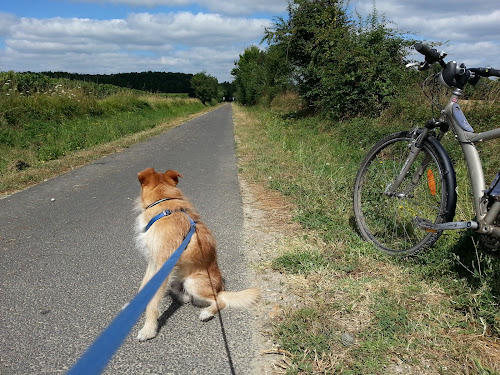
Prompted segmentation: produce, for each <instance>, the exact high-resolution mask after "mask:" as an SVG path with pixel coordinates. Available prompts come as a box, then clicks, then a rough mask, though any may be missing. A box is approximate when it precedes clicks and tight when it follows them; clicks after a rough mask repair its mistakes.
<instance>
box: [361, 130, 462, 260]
mask: <svg viewBox="0 0 500 375" xmlns="http://www.w3.org/2000/svg"><path fill="white" fill-rule="evenodd" d="M411 141H412V134H410V133H409V132H400V133H394V134H391V135H389V136H388V137H386V138H384V139H382V140H381V141H380V142H378V143H377V144H376V145H375V146H374V147H373V148H372V149H371V150H370V151H369V152H368V154H367V155H366V157H365V159H364V160H363V162H362V163H361V167H360V169H359V171H358V174H357V176H356V182H355V185H354V216H355V220H356V225H357V227H358V229H359V232H360V234H361V236H362V237H363V238H364V239H365V240H368V241H372V242H373V243H374V244H375V246H376V247H377V248H378V249H380V250H382V251H384V252H386V253H388V254H391V255H397V254H400V255H411V254H415V253H417V252H419V251H421V250H423V249H425V248H428V247H429V246H432V245H433V244H434V243H435V242H436V241H437V240H438V238H439V236H440V235H441V231H437V232H429V231H426V230H423V229H420V228H419V227H417V225H416V224H415V218H416V217H419V218H423V219H426V220H428V221H430V222H432V223H441V222H446V221H450V220H452V218H453V216H454V213H455V212H454V210H455V204H456V194H455V185H456V182H455V174H454V170H453V166H451V162H449V157H447V156H446V160H444V159H445V158H444V157H443V153H440V152H438V150H437V149H436V147H435V146H434V145H433V144H432V142H430V140H429V139H426V140H425V141H424V143H423V145H422V150H421V151H420V153H419V154H418V157H417V160H416V161H415V162H414V163H413V164H412V166H411V167H410V170H409V172H408V173H407V175H406V176H405V178H404V180H403V182H402V183H401V185H400V186H399V187H398V189H397V191H396V192H395V193H394V194H388V193H386V189H387V187H388V186H390V185H391V184H392V183H393V182H394V180H395V178H396V177H397V176H398V174H399V173H400V171H401V170H402V168H403V165H404V164H405V162H406V160H407V158H408V154H409V144H410V143H411ZM436 142H437V141H436ZM422 166H424V167H425V168H424V169H423V170H422V171H421V173H420V174H419V173H417V170H418V169H419V168H422ZM450 169H451V170H450ZM450 174H451V175H452V176H450ZM416 176H420V178H417V177H416ZM450 177H452V178H450Z"/></svg>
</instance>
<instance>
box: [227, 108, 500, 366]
mask: <svg viewBox="0 0 500 375" xmlns="http://www.w3.org/2000/svg"><path fill="white" fill-rule="evenodd" d="M400 106H402V104H401V105H400ZM496 108H497V110H498V104H497V107H496ZM399 111H400V109H398V110H397V111H396V112H395V113H393V115H394V116H391V115H389V114H385V115H384V116H382V117H381V118H380V119H367V118H357V119H353V120H350V121H343V122H338V123H333V122H329V121H328V120H325V119H324V118H321V117H301V116H297V115H294V116H290V115H289V113H286V112H284V111H275V110H269V109H268V108H262V107H259V108H244V109H243V108H241V107H238V108H236V113H237V116H236V123H237V126H236V133H237V136H238V140H239V142H238V154H239V157H240V171H241V173H242V175H243V176H245V178H248V179H252V180H254V181H256V182H258V183H260V184H263V185H264V186H266V187H267V188H268V189H272V190H277V191H279V192H281V193H282V194H283V197H284V198H283V199H285V200H286V201H287V202H289V203H290V202H293V204H294V220H295V221H297V222H299V223H300V224H301V225H302V227H303V228H304V229H305V230H306V233H308V235H306V236H303V237H301V238H298V239H295V240H294V241H290V243H289V244H288V245H289V246H290V248H289V249H288V250H287V249H286V246H287V245H285V249H282V251H280V252H279V253H280V254H281V255H280V256H279V257H277V258H276V259H274V260H273V261H272V267H273V268H274V269H276V270H279V271H280V272H285V273H289V274H294V275H299V276H302V277H304V280H305V284H307V285H308V286H307V287H306V288H305V289H304V290H300V291H299V292H300V293H299V294H301V295H307V296H308V297H309V298H308V299H306V300H305V301H304V305H305V306H303V307H301V308H300V309H298V310H294V309H290V310H289V311H288V312H287V313H286V314H285V315H284V316H282V317H281V318H280V319H277V320H276V321H275V322H274V327H275V331H274V332H275V336H276V338H277V340H278V341H279V342H280V344H281V346H282V347H283V349H285V350H287V351H289V352H290V353H292V355H293V359H292V363H291V365H290V366H289V368H288V373H289V374H319V373H322V374H323V373H337V372H338V373H345V374H386V373H397V372H398V371H400V370H402V369H403V370H404V369H407V368H410V369H412V371H414V373H433V374H434V373H437V374H457V373H477V374H482V373H485V374H486V373H488V372H487V371H491V372H490V373H495V371H497V372H498V371H500V347H499V335H500V260H499V259H497V258H492V257H491V256H489V255H487V254H485V253H483V252H482V251H481V250H478V249H477V248H476V247H475V245H474V242H473V237H472V236H471V235H470V234H469V233H467V232H463V231H461V232H447V234H445V235H443V236H442V237H441V238H440V240H439V241H438V242H437V244H436V245H435V247H434V248H432V249H430V250H429V251H427V252H426V253H424V254H422V255H421V256H419V257H416V258H410V259H398V258H391V257H388V256H385V255H382V254H381V253H379V252H377V251H376V250H374V249H373V247H372V246H371V245H370V244H368V243H366V242H364V241H362V240H361V238H360V237H359V235H358V234H357V232H356V229H355V227H354V225H353V217H352V216H353V214H352V189H353V184H354V178H355V175H356V172H357V169H358V167H359V164H360V162H361V160H362V158H363V157H364V155H365V153H366V152H367V150H368V149H369V148H370V147H371V146H372V145H373V144H374V143H375V142H376V141H377V140H378V139H380V138H381V137H382V136H383V135H385V134H388V133H390V132H392V131H396V130H409V129H411V128H412V126H414V124H411V123H407V122H404V123H403V124H402V123H401V119H402V118H403V117H404V118H407V117H411V114H410V115H405V114H401V113H400V112H399ZM417 111H418V112H419V113H420V112H421V113H422V115H419V114H417V115H416V117H417V118H418V117H419V116H420V117H423V116H424V114H425V113H426V111H425V110H423V109H420V108H418V109H417ZM427 115H428V112H427ZM238 118H244V119H245V121H241V123H242V124H243V125H238ZM487 125H488V124H486V122H484V121H483V124H480V126H479V127H478V129H477V130H478V131H480V130H486V129H485V127H486V126H487ZM490 128H491V124H490ZM454 142H455V141H454V140H453V137H452V136H448V139H447V141H446V142H445V145H446V147H447V148H448V149H449V150H452V151H451V152H450V154H451V156H452V158H454V160H455V164H456V169H457V175H458V181H459V182H458V183H459V192H458V193H459V203H458V210H457V217H456V220H469V219H471V218H472V217H473V211H472V205H471V201H470V192H469V191H468V190H467V189H466V186H467V185H466V181H467V171H466V169H465V166H464V163H463V162H462V161H461V160H460V158H459V155H460V154H459V152H458V150H457V149H456V147H458V146H457V145H456V144H455V143H454ZM488 147H489V148H488ZM499 151H500V149H499V145H498V143H494V142H492V143H490V144H484V145H481V155H482V156H483V157H485V165H486V166H487V169H488V170H487V177H488V178H491V176H493V175H494V174H495V173H496V171H497V170H498V160H497V158H495V156H494V155H498V154H499ZM490 158H493V159H495V160H490ZM494 165H496V167H495V166H494ZM495 168H497V169H496V170H495ZM296 241H298V242H299V244H296V243H295V242H296ZM301 243H302V246H301V245H300V244H301ZM300 285H302V284H300ZM291 288H292V289H295V288H296V286H291ZM308 301H313V302H308ZM343 332H348V333H350V334H352V335H353V336H355V337H356V345H354V346H352V347H345V346H343V345H342V343H341V342H340V340H339V337H340V335H341V334H342V333H343ZM404 371H407V370H404Z"/></svg>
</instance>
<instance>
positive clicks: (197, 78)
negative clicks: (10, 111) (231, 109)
mask: <svg viewBox="0 0 500 375" xmlns="http://www.w3.org/2000/svg"><path fill="white" fill-rule="evenodd" d="M42 74H43V75H46V76H49V77H51V78H66V79H70V80H78V81H85V82H93V83H98V84H109V85H114V86H118V87H125V88H130V89H135V90H141V91H148V92H154V93H169V94H180V93H183V94H188V96H190V97H195V98H198V99H200V100H201V101H202V102H203V104H206V103H210V102H211V101H213V100H219V101H220V100H222V98H229V97H233V96H234V92H233V91H234V90H233V86H232V84H231V83H230V82H223V83H221V84H219V82H218V80H217V78H216V77H213V76H211V75H209V74H207V73H206V72H200V73H197V74H187V73H170V72H152V71H148V72H133V73H117V74H81V73H67V72H42Z"/></svg>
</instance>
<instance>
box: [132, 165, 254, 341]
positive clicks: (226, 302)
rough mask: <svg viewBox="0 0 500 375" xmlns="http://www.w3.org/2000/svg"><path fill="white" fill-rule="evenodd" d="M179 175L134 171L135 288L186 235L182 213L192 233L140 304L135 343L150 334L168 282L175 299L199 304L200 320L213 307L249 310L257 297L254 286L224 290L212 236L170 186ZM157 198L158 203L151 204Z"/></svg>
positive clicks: (216, 309) (211, 312)
mask: <svg viewBox="0 0 500 375" xmlns="http://www.w3.org/2000/svg"><path fill="white" fill-rule="evenodd" d="M179 177H182V175H181V174H180V173H179V172H177V171H173V170H168V171H166V172H165V173H158V172H155V170H154V169H153V168H148V169H145V170H143V171H142V172H140V173H139V174H138V178H139V182H140V183H141V188H142V191H141V196H140V197H139V199H138V210H139V211H140V214H139V216H138V217H137V223H136V230H137V237H136V239H137V244H138V246H139V248H140V249H141V250H142V251H143V253H144V255H145V256H146V259H147V261H148V267H147V269H146V274H145V275H144V279H143V280H142V284H141V287H140V288H141V289H142V288H143V287H144V285H146V283H147V282H148V281H149V280H150V279H151V277H153V276H154V274H155V273H156V272H157V270H159V269H160V268H161V266H162V265H163V263H164V262H165V261H166V260H167V259H168V258H169V257H170V255H172V253H173V252H174V251H175V250H176V249H177V248H178V247H179V245H180V244H181V242H182V241H183V239H184V238H185V237H186V235H187V233H188V232H189V229H190V222H189V218H188V217H187V216H186V214H188V215H189V216H190V217H191V218H192V220H194V221H195V222H196V231H195V233H194V234H193V236H192V238H191V241H190V242H189V245H188V246H187V248H186V249H185V250H184V252H183V254H182V255H181V257H180V259H179V261H178V262H177V264H176V266H175V268H174V270H173V271H172V273H171V274H170V276H169V277H168V279H167V280H166V281H165V282H164V283H163V284H162V286H161V287H160V289H159V290H158V292H157V293H156V294H155V296H154V297H153V299H152V300H151V301H150V302H149V304H148V306H147V308H146V322H145V324H144V327H143V328H142V329H141V330H140V331H139V334H138V336H137V339H138V340H140V341H145V340H148V339H151V338H153V337H155V336H156V333H157V330H158V318H159V315H160V314H159V304H160V301H161V299H162V297H163V295H164V294H165V292H166V290H167V286H168V285H169V286H170V290H171V292H172V293H173V294H174V295H175V296H176V297H177V298H178V299H179V301H180V302H183V303H187V302H189V301H191V302H192V303H193V304H195V305H197V306H200V307H205V308H204V309H203V310H202V311H201V313H200V319H201V320H202V321H207V320H210V319H211V318H212V317H213V316H214V315H215V314H217V313H218V312H219V310H222V309H223V308H225V307H228V306H233V307H242V308H249V307H251V306H252V305H253V304H255V303H256V302H257V301H258V299H259V297H260V291H259V289H255V288H250V289H245V290H242V291H240V292H228V291H224V282H223V280H222V275H221V272H220V270H219V266H218V265H217V254H216V244H215V239H214V237H213V235H212V233H211V232H210V230H209V229H208V228H207V227H206V226H205V224H203V222H202V221H200V217H199V215H198V214H197V213H196V212H195V210H194V208H193V205H192V204H191V203H190V202H189V201H188V200H187V199H186V197H185V196H184V195H183V194H182V192H181V191H180V190H179V189H178V188H177V187H176V186H177V183H178V182H179ZM164 199H166V200H164ZM158 201H161V202H160V203H157V204H155V205H153V206H152V204H153V203H155V202H158ZM165 210H169V211H171V212H172V213H171V214H170V215H168V216H165V217H163V218H161V219H159V220H157V221H155V222H154V224H152V225H151V227H150V228H149V229H148V230H147V231H145V230H144V229H145V227H146V226H147V225H148V223H149V222H150V220H151V219H152V218H153V217H155V216H156V215H158V214H159V213H161V212H162V211H165ZM182 211H184V212H185V213H186V214H185V213H184V212H182Z"/></svg>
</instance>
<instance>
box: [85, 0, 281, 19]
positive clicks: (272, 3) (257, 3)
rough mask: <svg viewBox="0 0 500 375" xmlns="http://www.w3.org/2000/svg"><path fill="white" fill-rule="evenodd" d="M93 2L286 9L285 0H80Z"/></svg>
mask: <svg viewBox="0 0 500 375" xmlns="http://www.w3.org/2000/svg"><path fill="white" fill-rule="evenodd" d="M80 1H83V2H93V3H114V4H125V5H129V6H137V7H138V6H141V7H144V6H146V7H151V8H153V7H158V6H168V7H186V6H192V5H198V6H200V7H202V8H205V9H207V10H208V11H209V12H214V13H218V14H225V15H230V16H248V15H251V14H255V13H266V14H270V15H272V16H274V15H279V14H282V13H283V12H285V11H286V8H287V5H288V1H287V0H232V1H221V0H80Z"/></svg>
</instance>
